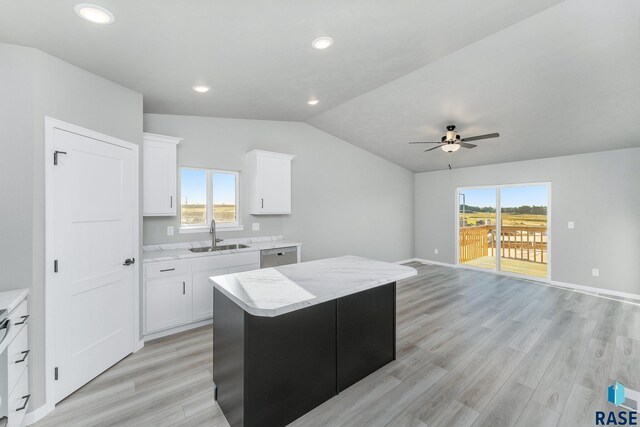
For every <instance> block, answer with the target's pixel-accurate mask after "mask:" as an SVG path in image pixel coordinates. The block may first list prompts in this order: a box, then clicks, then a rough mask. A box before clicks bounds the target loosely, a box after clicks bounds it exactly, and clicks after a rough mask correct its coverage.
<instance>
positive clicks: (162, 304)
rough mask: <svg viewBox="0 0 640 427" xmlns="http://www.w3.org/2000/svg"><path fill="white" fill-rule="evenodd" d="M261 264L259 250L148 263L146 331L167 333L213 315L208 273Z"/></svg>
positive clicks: (148, 332) (239, 269) (243, 268)
mask: <svg viewBox="0 0 640 427" xmlns="http://www.w3.org/2000/svg"><path fill="white" fill-rule="evenodd" d="M259 268H260V251H253V252H241V253H237V254H217V255H211V256H204V257H197V258H192V259H182V260H175V261H158V262H148V263H145V268H144V277H145V280H144V284H145V285H144V292H145V297H144V313H145V314H144V334H145V335H149V334H161V335H164V334H168V333H172V331H171V329H172V328H180V329H178V330H181V329H185V327H186V328H188V325H189V324H191V323H196V322H201V321H204V320H208V319H211V318H212V317H213V316H214V313H213V285H212V284H211V283H210V282H209V277H212V276H220V275H223V274H228V273H237V272H241V271H249V270H257V269H259ZM176 332H177V331H176ZM156 336H157V335H156Z"/></svg>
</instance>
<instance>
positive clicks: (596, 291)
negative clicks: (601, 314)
mask: <svg viewBox="0 0 640 427" xmlns="http://www.w3.org/2000/svg"><path fill="white" fill-rule="evenodd" d="M412 261H417V262H421V263H423V264H434V265H441V266H443V267H451V268H460V266H459V265H455V264H449V263H446V262H440V261H431V260H428V259H421V258H414V259H413V260H412ZM487 273H494V274H499V273H497V272H495V271H488V270H487ZM524 280H527V279H524ZM532 281H534V282H537V283H540V284H543V285H552V286H557V287H559V288H564V289H571V290H576V291H580V292H584V293H587V294H591V295H595V296H602V297H617V298H626V299H631V300H634V301H638V303H640V295H638V294H632V293H630V292H621V291H614V290H611V289H604V288H596V287H593V286H584V285H576V284H575V283H567V282H559V281H557V280H551V281H548V282H544V281H539V280H532Z"/></svg>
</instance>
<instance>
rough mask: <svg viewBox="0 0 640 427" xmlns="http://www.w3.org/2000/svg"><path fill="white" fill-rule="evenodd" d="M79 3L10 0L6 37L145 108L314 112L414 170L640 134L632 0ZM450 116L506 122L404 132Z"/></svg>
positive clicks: (2, 22)
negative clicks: (464, 143) (326, 43)
mask: <svg viewBox="0 0 640 427" xmlns="http://www.w3.org/2000/svg"><path fill="white" fill-rule="evenodd" d="M76 3H77V1H69V0H56V1H46V2H43V1H41V0H20V1H3V2H0V41H1V42H6V43H13V44H19V45H25V46H31V47H35V48H38V49H40V50H43V51H45V52H48V53H50V54H52V55H54V56H56V57H59V58H61V59H63V60H65V61H68V62H70V63H72V64H74V65H77V66H79V67H81V68H83V69H86V70H88V71H91V72H93V73H96V74H98V75H101V76H103V77H105V78H107V79H109V80H112V81H115V82H117V83H120V84H122V85H124V86H127V87H129V88H131V89H133V90H136V91H138V92H140V93H142V94H143V95H144V109H145V111H146V112H153V113H166V114H187V115H204V116H216V117H234V118H252V119H273V120H291V121H307V122H308V123H310V124H311V125H313V126H316V127H318V128H320V129H322V130H324V131H327V132H329V133H331V134H334V135H336V136H338V137H340V138H342V139H344V140H346V141H348V142H350V143H353V144H355V145H357V146H360V147H362V148H364V149H366V150H368V151H371V152H373V153H376V154H378V155H380V156H382V157H384V158H386V159H388V160H390V161H393V162H395V163H397V164H399V165H402V166H404V167H406V168H408V169H410V170H413V171H426V170H436V169H442V168H445V167H447V164H448V163H449V162H452V163H453V165H454V166H456V167H461V166H472V165H479V164H488V163H498V162H504V161H511V160H521V159H530V158H540V157H550V156H557V155H564V154H573V153H580V152H588V151H599V150H605V149H610V148H623V147H629V146H637V145H640V126H637V125H636V124H635V122H634V121H637V117H639V116H640V115H639V113H640V101H639V100H640V84H639V79H638V78H637V77H636V76H638V75H640V50H639V49H638V41H640V5H639V4H638V2H637V1H634V0H611V1H607V2H602V1H598V0H566V1H563V2H561V1H558V0H538V1H518V2H514V1H512V0H486V1H483V2H481V3H479V2H477V1H475V0H450V1H446V2H443V1H438V0H401V1H395V2H392V1H380V0H357V1H356V0H354V1H349V2H345V1H338V0H324V1H315V0H314V1H299V0H281V1H276V2H265V1H260V0H245V1H241V2H233V1H216V0H214V1H212V0H189V1H182V2H176V1H172V0H136V1H126V2H125V1H122V0H99V1H98V0H96V1H95V3H97V4H99V5H101V6H103V7H106V8H107V9H109V10H110V11H111V12H113V14H114V15H115V16H116V21H115V22H114V23H113V24H111V25H105V26H99V25H95V24H91V23H89V22H86V21H83V20H81V19H80V18H79V17H78V16H77V15H75V13H74V12H73V6H74V5H75V4H76ZM324 35H329V36H331V37H332V38H333V39H334V41H335V43H334V45H333V46H332V47H331V48H329V49H326V50H323V51H318V50H314V49H312V48H311V46H310V43H311V41H312V40H313V39H314V38H316V37H318V36H324ZM197 83H204V84H207V85H209V86H211V87H212V91H211V92H209V93H207V94H197V93H195V92H193V91H192V90H191V86H193V85H194V84H197ZM312 97H316V98H317V99H319V100H320V102H319V104H318V105H315V106H310V105H307V103H306V101H307V100H308V99H310V98H312ZM448 124H455V125H457V126H458V130H459V131H460V133H462V135H463V137H464V136H465V135H467V136H468V135H474V134H477V133H488V132H500V133H501V135H502V137H501V138H499V139H497V140H494V141H491V142H489V141H486V142H480V143H479V147H478V148H475V149H473V150H460V151H458V152H456V153H455V154H453V155H448V154H446V153H444V152H442V151H441V150H435V151H432V152H430V153H423V149H424V147H422V148H421V147H420V146H409V145H408V144H407V142H408V141H409V140H415V139H425V140H437V139H439V138H440V136H441V135H442V134H443V132H444V130H445V129H444V128H445V126H446V125H448Z"/></svg>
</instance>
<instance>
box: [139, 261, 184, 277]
mask: <svg viewBox="0 0 640 427" xmlns="http://www.w3.org/2000/svg"><path fill="white" fill-rule="evenodd" d="M185 273H189V261H188V260H176V261H163V262H152V263H149V264H146V265H145V273H144V274H145V276H144V277H145V279H153V278H156V277H168V276H174V275H176V274H185Z"/></svg>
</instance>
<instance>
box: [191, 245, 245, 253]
mask: <svg viewBox="0 0 640 427" xmlns="http://www.w3.org/2000/svg"><path fill="white" fill-rule="evenodd" d="M248 247H249V246H247V245H220V246H216V247H215V248H212V247H210V246H206V247H203V248H191V249H189V250H190V251H191V252H218V251H230V250H233V249H244V248H248Z"/></svg>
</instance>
